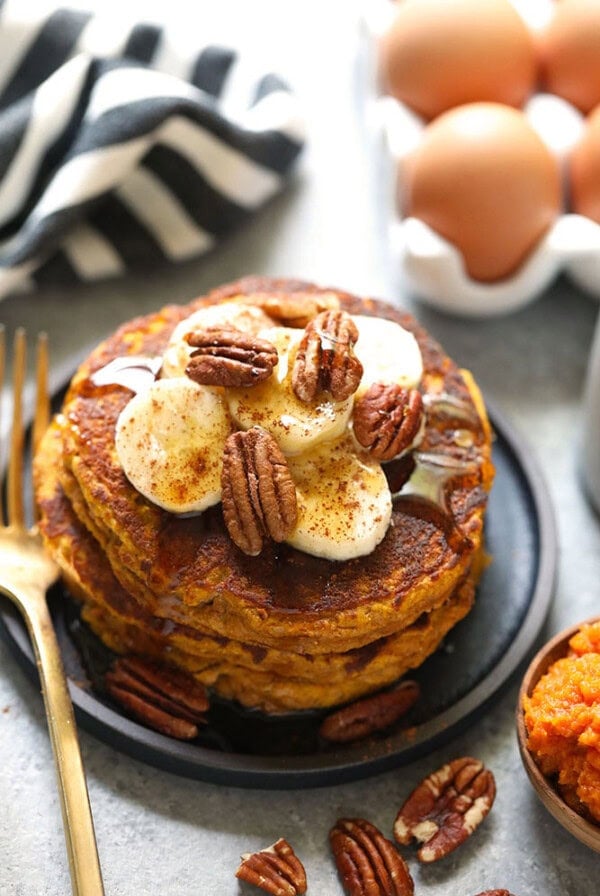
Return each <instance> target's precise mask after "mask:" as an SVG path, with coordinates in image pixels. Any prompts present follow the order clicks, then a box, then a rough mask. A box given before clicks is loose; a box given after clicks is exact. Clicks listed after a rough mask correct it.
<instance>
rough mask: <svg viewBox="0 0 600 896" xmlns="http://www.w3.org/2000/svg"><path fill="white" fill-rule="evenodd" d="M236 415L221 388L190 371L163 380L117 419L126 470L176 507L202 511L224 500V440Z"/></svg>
mask: <svg viewBox="0 0 600 896" xmlns="http://www.w3.org/2000/svg"><path fill="white" fill-rule="evenodd" d="M230 432H231V419H230V417H229V414H228V413H227V408H226V406H225V403H224V402H223V399H222V398H221V396H220V395H219V393H218V392H216V391H214V390H212V389H210V388H208V387H207V386H199V385H197V384H196V383H194V382H192V380H190V379H188V378H187V377H178V378H176V379H167V380H157V381H156V382H155V383H153V384H152V386H150V388H149V389H147V390H145V391H144V392H140V393H138V394H137V395H136V396H135V397H134V398H132V399H131V401H130V402H129V404H127V405H126V406H125V407H124V408H123V410H122V411H121V414H120V415H119V419H118V420H117V427H116V439H115V444H116V450H117V456H118V458H119V461H120V463H121V466H122V467H123V470H124V472H125V475H126V476H127V478H128V479H129V481H130V482H131V484H132V485H133V486H134V488H136V489H137V490H138V491H139V492H141V493H142V495H144V496H145V497H146V498H148V500H149V501H152V502H153V503H154V504H158V506H159V507H163V508H164V509H165V510H169V511H171V513H190V512H200V511H202V510H205V509H206V508H207V507H210V506H211V505H212V504H217V503H218V502H219V501H220V500H221V469H222V465H223V445H224V444H225V440H226V438H227V436H228V435H229V433H230Z"/></svg>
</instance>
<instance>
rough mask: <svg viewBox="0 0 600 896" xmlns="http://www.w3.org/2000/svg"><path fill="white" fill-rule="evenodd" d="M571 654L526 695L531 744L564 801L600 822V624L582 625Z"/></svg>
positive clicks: (542, 768) (570, 644)
mask: <svg viewBox="0 0 600 896" xmlns="http://www.w3.org/2000/svg"><path fill="white" fill-rule="evenodd" d="M569 647H570V652H569V654H568V655H567V656H566V657H564V658H563V659H560V660H557V661H556V662H555V663H553V664H552V666H550V668H549V670H548V671H547V672H546V674H545V675H543V676H542V678H540V680H539V681H538V683H537V684H536V686H535V688H534V690H533V693H532V694H531V696H530V697H525V700H524V710H525V725H526V727H527V733H528V740H527V746H528V748H529V750H530V751H531V753H532V754H533V757H534V759H535V761H536V763H537V764H538V766H539V768H540V769H541V771H542V772H543V774H544V775H548V776H553V775H557V776H558V785H559V789H560V791H561V794H562V796H563V798H564V800H565V802H566V803H567V804H568V805H569V806H571V808H573V809H575V810H576V811H577V812H580V813H581V814H583V815H587V816H589V817H590V818H591V819H593V820H594V821H597V822H600V622H595V623H593V624H591V625H583V626H582V627H581V629H580V630H579V631H578V632H577V634H576V635H574V636H573V637H572V638H571V640H570V641H569Z"/></svg>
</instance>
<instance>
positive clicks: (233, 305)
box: [160, 302, 273, 378]
mask: <svg viewBox="0 0 600 896" xmlns="http://www.w3.org/2000/svg"><path fill="white" fill-rule="evenodd" d="M222 324H229V325H230V326H232V327H236V329H238V330H242V331H243V332H244V333H254V334H257V333H258V332H259V330H264V329H265V327H272V326H273V318H271V317H269V316H268V315H267V314H265V313H264V311H261V309H260V308H258V307H255V306H253V305H243V304H241V303H240V302H223V304H221V305H207V306H206V308H200V309H199V310H198V311H195V312H194V313H193V314H190V316H189V317H186V318H185V320H182V321H181V322H180V323H178V324H177V326H176V327H175V329H174V330H173V332H172V334H171V338H170V339H169V343H168V345H167V348H166V350H165V353H164V357H163V365H162V369H161V372H160V375H161V377H162V378H164V377H171V376H184V375H185V368H186V367H187V365H188V361H189V359H190V354H191V353H192V351H193V349H192V348H191V347H190V346H189V345H188V344H187V342H186V341H185V337H186V336H187V334H188V333H191V332H192V330H196V329H200V328H201V327H219V326H221V325H222Z"/></svg>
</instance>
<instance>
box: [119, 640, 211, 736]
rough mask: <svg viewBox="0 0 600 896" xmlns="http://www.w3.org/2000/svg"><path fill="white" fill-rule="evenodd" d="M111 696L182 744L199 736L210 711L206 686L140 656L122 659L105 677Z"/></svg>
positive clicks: (157, 729) (144, 720) (140, 718)
mask: <svg viewBox="0 0 600 896" xmlns="http://www.w3.org/2000/svg"><path fill="white" fill-rule="evenodd" d="M104 684H105V687H106V690H107V691H108V693H109V694H110V696H111V697H112V698H113V699H114V700H116V701H117V703H120V704H121V706H123V707H124V709H126V710H128V711H129V712H130V713H131V714H132V715H134V716H135V717H136V718H138V719H139V720H140V721H141V722H144V723H145V724H146V725H148V727H149V728H154V729H155V730H156V731H160V732H161V734H166V735H168V736H169V737H175V738H177V739H178V740H191V739H192V738H194V737H197V736H198V725H203V724H205V723H206V718H205V716H204V713H205V712H206V710H207V709H208V708H209V702H208V697H207V695H206V690H205V688H204V685H202V684H200V683H199V682H198V681H196V679H195V678H194V677H193V676H192V675H189V674H188V673H187V672H182V671H181V670H180V669H174V668H173V667H172V666H166V665H162V664H159V663H155V662H151V661H150V660H145V659H141V658H140V657H137V656H129V657H119V659H117V660H115V662H114V664H113V666H112V668H111V669H110V670H109V671H108V672H107V673H106V675H105V676H104Z"/></svg>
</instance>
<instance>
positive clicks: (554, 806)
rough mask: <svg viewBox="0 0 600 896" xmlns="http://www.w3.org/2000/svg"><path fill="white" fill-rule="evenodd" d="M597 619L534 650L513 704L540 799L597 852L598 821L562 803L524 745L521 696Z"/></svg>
mask: <svg viewBox="0 0 600 896" xmlns="http://www.w3.org/2000/svg"><path fill="white" fill-rule="evenodd" d="M594 622H600V616H599V615H596V616H592V617H589V618H588V619H584V620H582V621H581V622H578V623H575V624H573V625H570V626H568V627H567V628H565V629H563V630H562V631H560V632H558V633H557V634H556V635H554V636H553V637H552V638H550V640H549V641H547V642H546V643H545V644H544V645H543V646H542V647H541V648H540V649H539V650H538V652H537V653H536V654H535V656H534V657H533V659H532V660H531V662H530V664H529V666H528V667H527V670H526V672H525V674H524V676H523V678H522V681H521V686H520V688H519V696H518V701H517V707H516V727H517V743H518V747H519V753H520V756H521V761H522V763H523V766H524V768H525V771H526V772H527V776H528V777H529V780H530V782H531V784H532V786H533V788H534V790H535V791H536V793H537V795H538V797H539V799H540V800H541V802H542V803H543V805H544V806H545V807H546V809H547V810H548V811H549V812H550V814H551V815H552V816H553V817H554V818H555V819H556V820H557V821H558V822H559V824H561V825H562V826H563V828H565V829H566V830H567V831H569V833H571V834H572V835H573V836H574V837H576V838H577V839H578V840H579V841H580V842H581V843H584V844H585V845H586V846H588V847H589V848H590V849H593V850H595V851H596V852H600V824H595V823H594V822H591V821H588V820H587V819H585V818H583V816H581V815H579V814H578V813H577V812H576V811H575V810H574V809H572V808H571V807H570V806H568V805H567V803H565V801H564V800H563V798H562V797H561V796H560V794H559V793H558V791H557V790H556V788H555V787H554V784H553V783H552V781H551V780H550V779H549V778H547V777H546V776H545V775H544V774H543V773H542V772H541V771H540V769H539V767H538V766H537V764H536V762H535V760H534V758H533V755H532V754H531V752H530V750H529V748H528V747H527V732H526V728H525V713H524V709H523V698H524V697H525V696H529V695H530V694H531V692H532V690H533V688H534V687H535V685H536V684H537V683H538V681H539V680H540V678H541V677H542V676H543V675H544V674H545V673H546V672H547V671H548V669H549V667H550V666H551V665H552V663H554V662H555V661H556V660H558V659H560V658H561V657H562V656H565V654H566V647H567V645H568V642H569V640H570V639H571V638H572V637H573V635H575V634H576V633H577V632H578V631H579V630H580V629H581V627H582V626H584V625H589V624H591V623H594Z"/></svg>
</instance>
